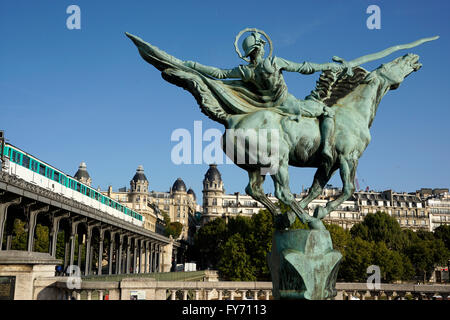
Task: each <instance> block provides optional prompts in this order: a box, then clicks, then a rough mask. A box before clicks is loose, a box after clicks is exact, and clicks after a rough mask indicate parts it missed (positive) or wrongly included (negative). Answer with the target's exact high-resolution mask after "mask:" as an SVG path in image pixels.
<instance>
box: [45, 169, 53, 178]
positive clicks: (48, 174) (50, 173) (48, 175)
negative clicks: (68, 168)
mask: <svg viewBox="0 0 450 320" xmlns="http://www.w3.org/2000/svg"><path fill="white" fill-rule="evenodd" d="M52 171H53V170H52V169H50V168H47V175H46V177H47V178H50V179H51V178H52Z"/></svg>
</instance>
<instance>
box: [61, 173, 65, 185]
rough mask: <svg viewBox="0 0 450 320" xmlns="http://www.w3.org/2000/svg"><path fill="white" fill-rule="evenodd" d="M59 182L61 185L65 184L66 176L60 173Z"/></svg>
mask: <svg viewBox="0 0 450 320" xmlns="http://www.w3.org/2000/svg"><path fill="white" fill-rule="evenodd" d="M61 184H62V185H64V186H65V185H66V177H64V176H63V175H61Z"/></svg>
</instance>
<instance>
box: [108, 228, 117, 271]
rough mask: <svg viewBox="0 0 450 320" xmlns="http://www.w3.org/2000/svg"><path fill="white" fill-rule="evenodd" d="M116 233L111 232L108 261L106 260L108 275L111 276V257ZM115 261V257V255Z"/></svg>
mask: <svg viewBox="0 0 450 320" xmlns="http://www.w3.org/2000/svg"><path fill="white" fill-rule="evenodd" d="M115 237H116V233H115V232H111V241H110V242H109V260H108V274H110V275H111V274H112V266H113V255H114V250H115V248H114V247H115V244H116V239H115ZM116 259H117V255H116Z"/></svg>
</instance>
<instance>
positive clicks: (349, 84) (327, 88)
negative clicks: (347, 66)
mask: <svg viewBox="0 0 450 320" xmlns="http://www.w3.org/2000/svg"><path fill="white" fill-rule="evenodd" d="M352 71H353V72H352V75H351V76H350V75H348V74H345V73H341V74H339V73H336V72H332V71H324V72H322V73H321V75H320V77H319V80H317V83H316V88H315V89H314V90H313V91H311V94H310V95H309V96H307V97H306V99H311V98H312V99H316V100H319V101H322V102H323V103H324V104H325V105H327V106H328V107H332V106H334V105H335V104H336V102H337V101H338V100H339V99H341V98H343V97H345V96H346V95H347V94H349V93H350V92H352V91H353V90H354V89H355V88H356V87H357V86H358V85H359V84H360V83H361V82H362V81H363V80H364V79H365V78H366V76H367V75H368V74H369V72H368V71H367V70H365V69H364V68H362V67H354V68H352Z"/></svg>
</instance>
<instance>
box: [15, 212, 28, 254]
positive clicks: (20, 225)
mask: <svg viewBox="0 0 450 320" xmlns="http://www.w3.org/2000/svg"><path fill="white" fill-rule="evenodd" d="M27 241H28V232H26V231H25V222H22V221H21V220H20V219H15V220H14V224H13V238H12V240H11V249H12V250H27Z"/></svg>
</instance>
